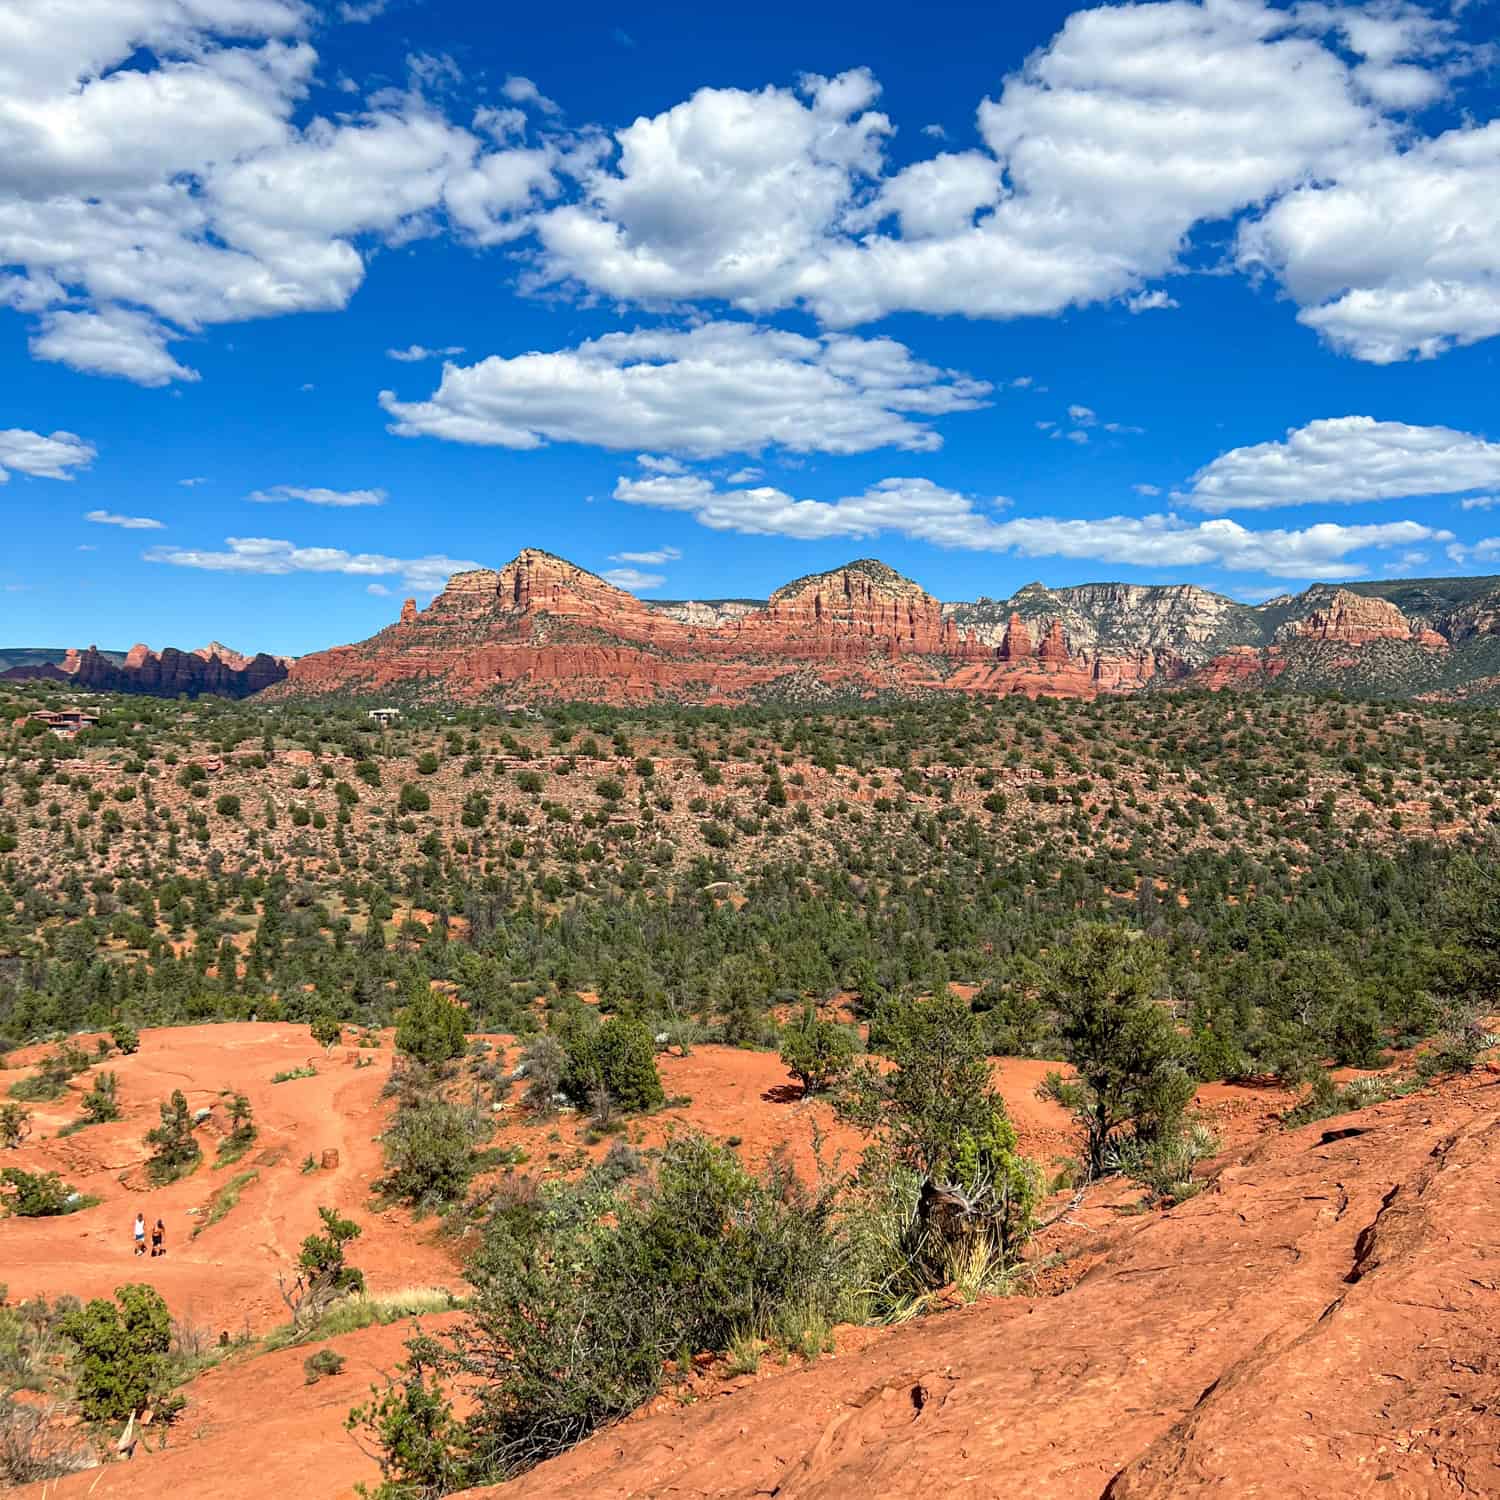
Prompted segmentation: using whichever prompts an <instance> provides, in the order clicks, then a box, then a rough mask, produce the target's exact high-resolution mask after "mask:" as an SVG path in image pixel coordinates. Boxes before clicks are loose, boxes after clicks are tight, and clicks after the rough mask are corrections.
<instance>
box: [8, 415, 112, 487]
mask: <svg viewBox="0 0 1500 1500" xmlns="http://www.w3.org/2000/svg"><path fill="white" fill-rule="evenodd" d="M97 457H98V453H97V451H96V450H95V448H94V445H93V444H92V443H88V442H85V441H84V440H83V439H82V438H81V437H79V436H78V434H77V433H74V432H54V433H52V434H51V435H50V436H48V435H47V434H45V433H41V432H31V431H29V430H28V429H27V428H25V427H8V428H4V429H0V484H3V483H5V481H6V480H7V479H9V478H10V476H11V473H12V472H15V473H17V474H29V475H31V476H32V478H34V479H72V478H73V471H74V470H75V469H86V468H88V466H89V465H90V464H91V463H93V461H94V460H95V458H97Z"/></svg>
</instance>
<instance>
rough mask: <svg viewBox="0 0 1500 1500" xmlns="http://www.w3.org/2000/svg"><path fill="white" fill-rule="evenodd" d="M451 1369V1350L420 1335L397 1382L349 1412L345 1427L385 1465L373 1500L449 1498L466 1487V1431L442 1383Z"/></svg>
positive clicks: (409, 1344)
mask: <svg viewBox="0 0 1500 1500" xmlns="http://www.w3.org/2000/svg"><path fill="white" fill-rule="evenodd" d="M451 1366H452V1359H451V1357H450V1356H449V1355H448V1353H447V1351H446V1350H444V1349H443V1347H442V1346H441V1345H440V1344H438V1343H437V1342H436V1341H435V1340H434V1339H433V1338H432V1337H431V1336H430V1335H427V1334H423V1333H420V1332H419V1333H417V1334H416V1335H414V1336H413V1337H412V1338H410V1339H408V1340H407V1344H406V1359H405V1361H404V1362H403V1363H402V1364H401V1365H400V1366H399V1367H398V1371H397V1377H396V1378H394V1379H391V1378H388V1379H387V1381H386V1384H385V1386H384V1387H383V1388H382V1387H380V1386H373V1385H372V1386H371V1387H370V1400H369V1401H368V1403H366V1404H365V1405H363V1406H356V1407H355V1408H354V1409H353V1410H352V1411H351V1412H350V1413H349V1416H348V1418H347V1419H346V1421H345V1423H344V1425H345V1427H347V1428H348V1430H349V1431H350V1432H351V1433H353V1434H354V1438H355V1442H357V1443H359V1445H360V1447H361V1448H363V1449H364V1450H365V1451H366V1452H367V1453H369V1454H370V1456H371V1457H373V1458H374V1459H375V1460H376V1461H377V1462H378V1463H379V1465H380V1475H381V1480H382V1483H381V1485H380V1488H379V1489H378V1490H376V1491H375V1495H374V1497H372V1500H396V1497H399V1496H404V1495H446V1494H448V1493H450V1492H451V1491H453V1490H455V1489H458V1488H460V1487H461V1486H462V1485H463V1484H464V1483H465V1479H464V1473H465V1470H464V1458H465V1451H466V1444H465V1430H464V1426H463V1424H462V1423H461V1422H460V1421H459V1420H458V1419H457V1418H456V1417H455V1416H454V1415H453V1404H452V1402H450V1401H449V1400H448V1398H447V1397H446V1396H445V1395H444V1394H443V1387H442V1384H441V1381H440V1380H439V1379H438V1378H437V1377H438V1376H440V1375H441V1374H442V1373H443V1372H444V1371H445V1370H447V1369H450V1368H451ZM429 1377H431V1378H429Z"/></svg>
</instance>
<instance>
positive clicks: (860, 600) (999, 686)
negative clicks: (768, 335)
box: [64, 548, 1500, 704]
mask: <svg viewBox="0 0 1500 1500" xmlns="http://www.w3.org/2000/svg"><path fill="white" fill-rule="evenodd" d="M137 650H138V652H140V653H141V654H140V655H139V657H137V653H135V652H133V653H131V660H130V661H129V662H128V663H127V664H126V666H125V667H124V668H116V667H114V666H113V664H109V663H103V662H101V661H99V660H97V659H96V658H97V653H95V654H94V655H93V656H91V655H90V653H84V654H83V655H82V656H80V657H79V658H78V659H77V660H76V661H74V662H71V663H65V664H64V670H67V669H68V668H69V667H71V669H72V672H73V675H74V677H75V679H76V680H79V681H81V682H89V683H91V684H93V685H97V686H105V685H110V684H111V683H112V682H113V681H121V680H123V679H121V678H120V677H119V676H118V675H116V677H115V678H113V679H112V678H111V677H110V672H111V671H113V672H115V673H116V674H118V673H120V672H122V671H123V672H127V673H129V674H131V677H130V680H131V681H132V682H133V683H134V684H135V686H134V688H133V690H134V691H147V692H162V693H168V694H170V693H174V692H179V691H186V692H205V691H206V692H231V691H232V692H254V691H258V690H261V689H262V688H266V687H269V690H270V691H271V693H272V694H273V695H274V696H294V695H295V696H316V695H334V694H357V695H369V694H380V695H384V696H391V695H394V696H397V697H404V698H409V699H413V700H416V701H440V700H447V699H454V700H474V701H491V702H507V701H510V700H512V699H514V700H516V701H522V700H525V699H530V698H578V699H592V700H599V701H607V702H620V703H636V702H651V701H675V702H686V703H712V704H719V703H737V702H746V701H753V700H762V699H774V698H787V699H808V698H823V699H828V698H836V697H845V696H870V695H874V694H910V693H928V692H971V693H988V694H1025V695H1027V696H1031V697H1036V696H1052V697H1082V698H1093V697H1096V696H1098V695H1100V694H1113V693H1132V692H1139V691H1143V690H1159V689H1163V688H1172V687H1188V688H1209V689H1215V690H1219V689H1225V688H1229V689H1239V690H1252V689H1255V688H1259V687H1264V686H1267V685H1269V684H1271V683H1273V682H1279V683H1284V684H1285V685H1288V686H1295V687H1298V688H1302V689H1308V690H1319V689H1327V688H1339V689H1341V690H1347V691H1351V692H1361V693H1380V694H1387V695H1390V694H1404V693H1429V694H1433V695H1436V696H1459V695H1469V696H1474V695H1476V694H1477V695H1479V696H1483V695H1485V694H1489V693H1500V687H1496V686H1495V683H1496V682H1500V579H1494V578H1489V579H1426V580H1415V581H1413V580H1405V581H1402V582H1399V583H1392V584H1348V585H1342V586H1331V585H1322V584H1317V585H1313V586H1312V587H1310V588H1308V589H1307V590H1305V591H1304V592H1303V593H1300V594H1296V595H1283V596H1280V597H1278V598H1275V599H1271V600H1268V601H1266V602H1265V603H1264V604H1259V605H1248V604H1242V603H1239V602H1237V601H1235V600H1232V599H1226V598H1224V597H1223V596H1221V595H1218V594H1213V593H1210V592H1209V591H1208V590H1206V589H1202V588H1199V587H1197V586H1195V585H1191V584H1179V585H1168V586H1159V587H1158V586H1146V585H1140V584H1123V583H1100V584H1083V585H1077V586H1073V587H1068V588H1057V589H1052V588H1048V587H1046V586H1045V585H1043V584H1041V583H1034V584H1029V585H1027V586H1026V587H1025V588H1023V589H1020V590H1019V591H1018V592H1017V593H1016V594H1014V595H1013V596H1011V597H1010V598H1008V599H989V598H980V599H978V600H975V601H973V602H969V603H950V604H944V603H941V602H940V601H939V600H937V599H936V598H935V597H934V596H933V595H931V594H929V593H928V592H927V591H926V590H925V589H923V588H922V587H921V586H920V585H918V584H916V583H914V582H913V581H912V580H911V579H909V578H906V577H903V576H902V575H901V574H900V573H897V572H896V571H895V570H894V569H892V568H890V567H888V566H887V565H886V564H884V563H881V562H878V561H875V560H873V559H869V558H863V559H859V560H856V561H854V562H850V563H847V564H845V565H844V566H842V567H839V568H834V569H831V570H829V571H828V572H824V573H815V574H810V575H808V576H806V577H803V578H798V579H796V580H795V581H793V582H792V583H789V584H786V585H784V586H783V587H782V588H779V589H777V590H776V591H775V592H774V593H773V594H772V595H771V596H770V598H768V599H767V600H765V601H764V602H763V603H758V602H756V601H754V600H743V599H740V600H717V601H702V602H698V601H691V600H689V601H674V602H671V603H655V602H651V601H647V600H643V599H639V598H637V597H636V596H635V595H633V594H630V593H627V592H626V591H625V590H623V589H619V588H616V587H614V586H613V585H612V584H610V583H608V582H607V581H606V580H604V579H603V578H600V577H599V576H598V575H596V574H594V573H590V572H588V571H587V570H586V569H583V568H580V567H577V566H576V565H574V564H573V563H570V562H568V561H566V560H565V559H563V558H560V557H556V556H554V555H552V554H551V553H548V552H543V551H540V550H538V549H535V548H527V549H526V550H524V551H522V552H520V553H518V554H517V556H516V557H515V558H513V559H512V560H511V561H510V562H509V563H507V564H505V566H504V567H501V568H477V569H473V570H470V571H467V572H463V573H458V574H455V575H454V576H453V578H451V579H450V580H449V582H448V585H447V587H446V588H445V589H443V591H442V592H441V593H440V594H438V595H437V597H436V598H435V599H433V601H432V602H431V603H430V604H429V605H428V606H427V607H426V608H425V609H421V608H418V607H417V604H416V601H414V600H407V601H406V602H405V603H404V604H403V606H402V608H401V611H400V616H399V618H398V619H397V620H396V621H394V622H393V623H392V624H391V625H389V626H387V627H386V628H385V629H384V630H382V631H380V632H379V633H378V634H376V635H374V636H372V637H371V638H370V639H368V640H366V641H361V642H359V643H357V644H354V645H350V646H339V647H335V648H333V649H332V650H328V651H320V652H317V653H315V654H314V655H312V656H308V657H304V658H302V659H301V660H300V661H298V662H296V663H295V664H293V665H292V666H291V668H290V671H289V673H288V674H287V675H286V676H285V680H284V681H282V680H281V675H280V667H279V664H277V663H275V662H274V661H273V660H272V659H270V658H264V657H257V658H255V659H254V660H253V661H250V662H248V663H245V662H244V659H243V658H239V661H240V662H241V663H244V664H243V665H240V666H238V667H233V666H231V665H230V661H231V660H233V659H234V656H233V653H228V652H227V651H226V650H225V649H224V648H222V647H209V648H205V649H204V652H202V653H198V654H195V655H192V656H187V655H186V654H185V653H178V652H163V653H162V654H161V656H160V657H158V656H156V655H155V654H154V653H150V652H146V651H145V649H144V648H137ZM268 663H269V665H268ZM236 673H237V674H239V675H237V676H236V675H235V674H236ZM1474 684H1487V685H1485V686H1474Z"/></svg>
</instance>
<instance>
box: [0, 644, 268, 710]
mask: <svg viewBox="0 0 1500 1500" xmlns="http://www.w3.org/2000/svg"><path fill="white" fill-rule="evenodd" d="M6 656H11V657H17V656H19V657H24V658H29V659H26V660H19V661H15V662H14V663H13V664H11V665H9V666H7V667H5V668H3V669H0V681H9V682H56V683H68V684H73V685H76V686H78V687H81V688H90V689H93V690H95V691H99V692H111V693H142V694H146V695H148V696H150V697H156V698H175V697H177V696H178V695H179V694H185V695H186V696H188V697H189V698H197V697H199V696H201V695H202V694H204V693H213V694H216V695H217V696H219V697H222V698H248V697H250V696H251V695H252V694H255V693H258V692H261V691H263V690H264V689H266V688H268V687H271V686H272V685H273V684H275V683H277V682H280V681H281V680H282V679H283V678H285V676H286V673H287V663H288V661H289V660H290V658H282V657H275V656H268V655H266V654H265V653H264V652H261V653H258V654H257V655H255V656H245V655H243V654H242V653H240V652H238V651H234V650H232V649H231V648H230V647H228V646H225V645H222V644H221V643H220V642H218V641H211V642H209V644H208V645H206V646H200V647H199V648H198V649H197V650H195V651H178V650H177V649H176V648H174V647H172V646H168V647H166V648H164V649H163V650H162V651H161V652H160V653H159V654H158V653H157V652H155V651H152V650H151V649H150V647H148V646H144V645H136V646H132V647H131V648H130V650H129V651H126V652H118V651H101V650H99V648H98V647H97V646H90V647H88V649H87V650H84V651H79V650H78V649H76V648H69V649H67V650H65V651H51V650H46V649H39V648H23V649H20V650H11V651H8V652H0V660H3V659H4V658H5V657H6Z"/></svg>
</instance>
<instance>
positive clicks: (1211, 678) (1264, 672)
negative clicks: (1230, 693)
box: [1184, 646, 1287, 693]
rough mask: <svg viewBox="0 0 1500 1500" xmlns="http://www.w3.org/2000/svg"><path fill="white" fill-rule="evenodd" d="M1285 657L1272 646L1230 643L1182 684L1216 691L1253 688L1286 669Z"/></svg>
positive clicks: (1277, 675)
mask: <svg viewBox="0 0 1500 1500" xmlns="http://www.w3.org/2000/svg"><path fill="white" fill-rule="evenodd" d="M1286 667H1287V662H1286V657H1285V656H1284V655H1283V654H1282V652H1281V651H1279V650H1278V649H1277V648H1276V647H1275V646H1268V647H1265V648H1263V649H1261V650H1257V649H1256V648H1255V647H1254V646H1231V647H1230V648H1229V650H1227V651H1223V652H1220V654H1219V655H1218V656H1216V657H1214V658H1213V660H1212V661H1210V662H1208V663H1207V664H1206V665H1204V666H1201V667H1199V668H1198V669H1197V670H1196V671H1195V672H1192V673H1190V674H1189V675H1188V677H1187V679H1186V681H1185V683H1184V686H1186V687H1190V688H1203V689H1206V690H1207V691H1208V692H1211V693H1217V692H1220V691H1221V690H1223V689H1225V688H1254V687H1260V686H1262V685H1263V684H1265V683H1266V682H1269V681H1271V680H1273V679H1274V678H1277V677H1279V676H1280V675H1281V674H1282V673H1283V672H1284V671H1286Z"/></svg>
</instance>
